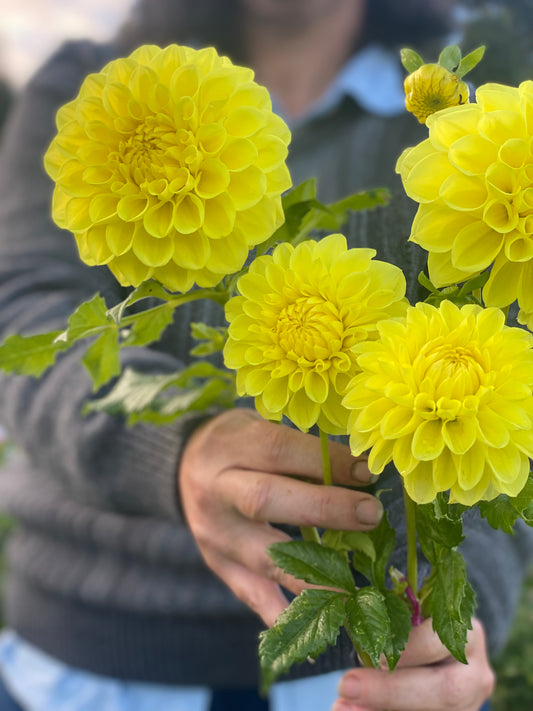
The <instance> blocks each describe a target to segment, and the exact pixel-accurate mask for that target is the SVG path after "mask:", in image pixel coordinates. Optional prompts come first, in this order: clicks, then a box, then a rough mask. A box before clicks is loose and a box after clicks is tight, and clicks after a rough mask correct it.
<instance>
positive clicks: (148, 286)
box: [107, 279, 176, 324]
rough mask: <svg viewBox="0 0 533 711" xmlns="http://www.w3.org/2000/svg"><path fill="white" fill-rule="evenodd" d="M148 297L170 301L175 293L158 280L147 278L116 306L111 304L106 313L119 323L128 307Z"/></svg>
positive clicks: (174, 296)
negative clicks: (111, 306)
mask: <svg viewBox="0 0 533 711" xmlns="http://www.w3.org/2000/svg"><path fill="white" fill-rule="evenodd" d="M149 298H153V299H161V300H162V301H172V300H173V299H175V298H176V294H172V293H170V292H169V291H167V290H166V289H165V288H164V287H163V286H162V285H161V284H160V283H159V282H158V281H154V280H153V279H149V280H148V281H143V282H142V284H140V285H139V286H138V287H137V288H136V289H134V290H133V291H132V292H131V293H130V294H128V296H127V297H126V298H125V299H124V301H121V302H120V303H119V304H117V305H116V306H113V308H111V309H109V310H108V312H107V313H108V315H109V317H110V318H111V319H112V320H113V321H114V322H115V323H116V324H119V323H120V321H121V320H122V317H123V316H124V312H125V311H126V309H127V308H128V307H130V306H132V305H133V304H135V303H137V302H138V301H141V300H142V299H149Z"/></svg>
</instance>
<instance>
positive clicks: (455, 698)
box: [439, 665, 465, 711]
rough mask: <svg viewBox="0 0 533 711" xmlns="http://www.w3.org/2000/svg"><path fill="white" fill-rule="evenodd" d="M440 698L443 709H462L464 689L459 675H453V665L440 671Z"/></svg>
mask: <svg viewBox="0 0 533 711" xmlns="http://www.w3.org/2000/svg"><path fill="white" fill-rule="evenodd" d="M439 691H440V696H441V698H442V699H443V701H444V708H446V709H449V711H458V709H462V708H463V706H464V703H465V689H464V687H463V684H462V683H461V680H460V678H459V675H458V674H456V673H455V665H450V666H449V667H444V668H442V667H441V669H440V688H439Z"/></svg>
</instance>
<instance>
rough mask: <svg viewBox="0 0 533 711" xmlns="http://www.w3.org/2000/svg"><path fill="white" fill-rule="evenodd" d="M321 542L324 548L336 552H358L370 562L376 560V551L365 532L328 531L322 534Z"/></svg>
mask: <svg viewBox="0 0 533 711" xmlns="http://www.w3.org/2000/svg"><path fill="white" fill-rule="evenodd" d="M322 541H323V543H324V545H325V546H329V547H330V548H334V549H335V550H336V551H360V552H361V553H364V554H365V555H366V556H367V557H368V559H369V560H371V561H372V562H373V561H375V560H376V550H375V548H374V543H373V542H372V539H371V538H370V536H369V535H368V533H366V532H365V531H336V530H334V529H330V530H327V531H325V532H324V535H323V536H322Z"/></svg>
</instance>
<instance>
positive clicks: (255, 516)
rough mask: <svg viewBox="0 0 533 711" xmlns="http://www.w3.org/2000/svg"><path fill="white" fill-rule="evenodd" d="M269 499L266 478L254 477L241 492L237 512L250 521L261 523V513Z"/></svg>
mask: <svg viewBox="0 0 533 711" xmlns="http://www.w3.org/2000/svg"><path fill="white" fill-rule="evenodd" d="M269 498H270V484H269V482H268V479H267V477H260V476H256V477H254V478H253V479H252V478H251V480H250V481H249V483H248V486H247V487H245V488H244V489H243V491H242V492H241V500H240V502H239V511H240V512H241V513H242V515H243V516H245V517H246V518H248V519H250V520H251V521H263V520H264V516H263V512H264V510H265V509H266V506H267V503H268V501H269Z"/></svg>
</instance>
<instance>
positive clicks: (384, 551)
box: [352, 513, 396, 592]
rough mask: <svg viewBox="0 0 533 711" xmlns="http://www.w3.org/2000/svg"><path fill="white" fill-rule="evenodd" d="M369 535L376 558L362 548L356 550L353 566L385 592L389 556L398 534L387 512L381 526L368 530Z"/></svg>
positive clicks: (353, 556) (353, 555)
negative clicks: (361, 549) (392, 526)
mask: <svg viewBox="0 0 533 711" xmlns="http://www.w3.org/2000/svg"><path fill="white" fill-rule="evenodd" d="M367 535H368V536H369V538H370V539H371V541H372V543H373V546H374V551H375V559H374V560H372V559H371V558H370V557H369V556H368V555H366V554H365V553H363V552H362V551H360V550H354V551H353V554H352V562H353V567H354V568H355V569H356V570H358V571H359V572H360V573H362V574H363V575H364V576H365V578H367V580H368V581H369V582H370V583H372V585H374V586H375V587H376V588H378V590H381V591H382V592H384V591H385V590H386V586H385V575H386V572H387V568H388V563H389V558H390V556H391V554H392V551H393V550H394V546H395V544H396V534H395V532H394V529H393V528H391V525H390V524H389V521H388V518H387V514H386V513H385V514H384V515H383V518H382V519H381V522H380V524H379V526H377V527H376V528H374V529H373V530H372V531H368V532H367Z"/></svg>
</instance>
